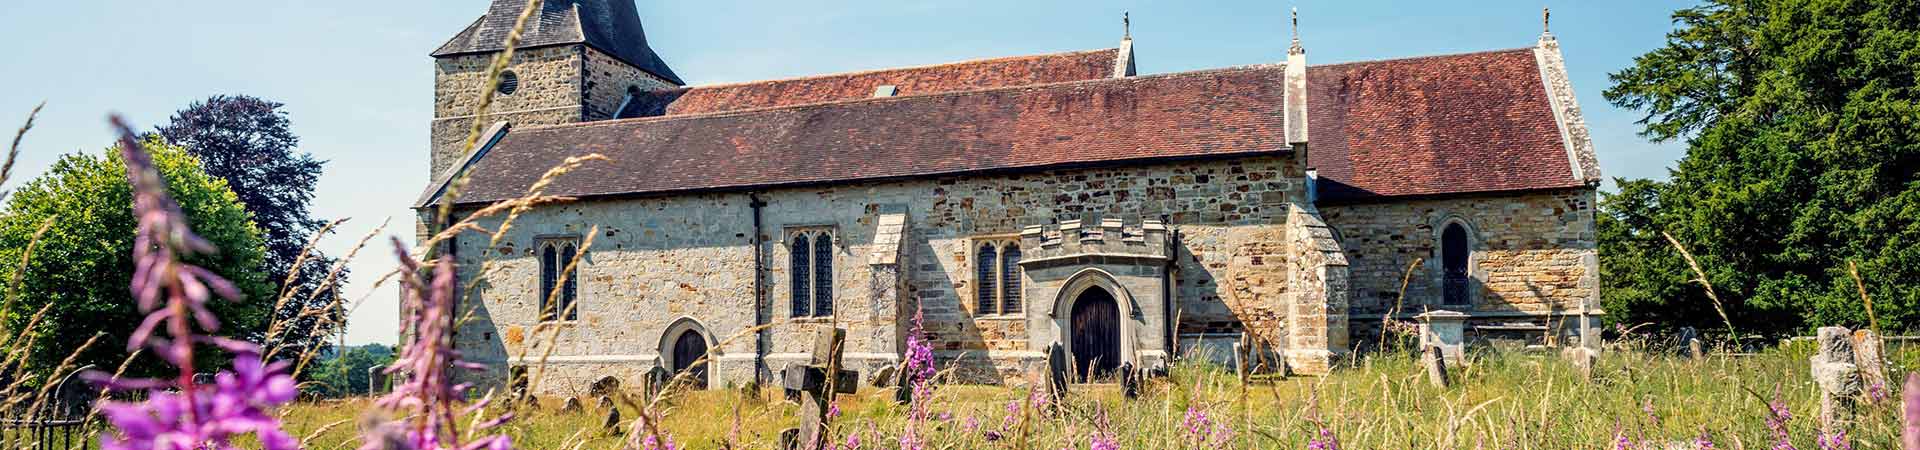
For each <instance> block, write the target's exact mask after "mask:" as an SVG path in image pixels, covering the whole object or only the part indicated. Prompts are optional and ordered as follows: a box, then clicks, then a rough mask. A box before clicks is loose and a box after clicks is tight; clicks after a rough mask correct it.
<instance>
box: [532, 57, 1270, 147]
mask: <svg viewBox="0 0 1920 450" xmlns="http://www.w3.org/2000/svg"><path fill="white" fill-rule="evenodd" d="M1285 66H1286V65H1285V64H1281V63H1270V64H1249V65H1243V66H1230V67H1218V68H1212V69H1202V70H1190V71H1186V72H1171V73H1160V74H1153V75H1138V76H1132V77H1126V78H1098V79H1092V80H1073V81H1057V82H1052V83H1038V84H1024V85H1019V86H999V87H987V88H979V89H968V90H960V91H944V92H933V93H926V94H916V95H901V96H894V97H863V98H853V99H845V100H834V101H828V102H819V103H801V104H794V105H780V106H769V107H763V108H748V109H735V110H727V111H714V112H707V113H698V114H680V115H665V116H649V117H631V118H625V119H608V120H596V121H592V122H575V123H562V124H551V125H530V126H527V127H526V128H523V129H522V130H523V131H547V130H557V129H582V128H592V127H596V126H612V125H628V124H636V123H651V122H669V121H674V120H692V119H710V118H719V117H733V116H738V115H746V114H758V113H766V112H773V111H784V110H803V109H809V108H826V107H833V106H843V105H848V104H856V103H885V102H893V101H915V100H924V99H929V98H943V97H956V96H961V95H971V94H979V93H983V92H992V91H1011V90H1020V89H1033V90H1038V89H1043V88H1058V87H1064V86H1067V85H1076V84H1089V85H1090V84H1099V83H1119V82H1139V81H1143V80H1156V79H1166V78H1179V77H1190V76H1199V75H1207V74H1215V73H1224V72H1235V71H1249V70H1262V69H1276V68H1281V67H1285Z"/></svg>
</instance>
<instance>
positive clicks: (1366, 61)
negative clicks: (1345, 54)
mask: <svg viewBox="0 0 1920 450" xmlns="http://www.w3.org/2000/svg"><path fill="white" fill-rule="evenodd" d="M1521 50H1527V51H1532V50H1533V47H1512V48H1502V49H1493V50H1478V51H1471V52H1456V53H1439V54H1432V55H1420V56H1406V57H1400V58H1380V59H1363V60H1359V61H1347V62H1338V63H1332V64H1308V65H1307V68H1309V69H1311V68H1315V67H1339V66H1351V65H1355V64H1374V63H1383V62H1395V61H1414V60H1421V59H1433V58H1451V57H1455V56H1470V55H1486V54H1493V53H1506V52H1517V51H1521Z"/></svg>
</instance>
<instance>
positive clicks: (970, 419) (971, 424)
mask: <svg viewBox="0 0 1920 450" xmlns="http://www.w3.org/2000/svg"><path fill="white" fill-rule="evenodd" d="M960 429H962V430H966V431H967V432H968V433H972V432H975V431H979V430H980V419H979V418H977V417H974V416H973V415H972V414H968V415H967V419H966V420H963V421H961V422H960Z"/></svg>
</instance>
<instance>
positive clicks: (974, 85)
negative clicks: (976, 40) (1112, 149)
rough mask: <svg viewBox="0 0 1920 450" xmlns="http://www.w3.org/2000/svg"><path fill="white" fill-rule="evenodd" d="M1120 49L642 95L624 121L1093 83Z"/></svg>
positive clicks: (1108, 68) (1103, 75)
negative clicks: (882, 91)
mask: <svg viewBox="0 0 1920 450" xmlns="http://www.w3.org/2000/svg"><path fill="white" fill-rule="evenodd" d="M1118 55H1119V49H1112V48H1110V49H1104V50H1089V51H1080V52H1068V53H1055V54H1047V55H1032V56H1017V57H1010V58H995V59H983V60H976V61H963V62H956V63H947V64H939V65H931V66H921V67H905V68H897V69H885V70H875V71H867V72H853V73H844V74H834V75H821V76H813V77H804V78H792V79H785V80H770V81H756V82H750V83H738V84H722V85H714V86H697V87H690V88H676V89H665V90H659V91H652V92H645V93H641V95H640V96H639V97H638V98H636V99H635V104H634V105H631V106H632V107H631V108H629V109H630V111H632V113H630V114H628V115H625V116H623V117H651V116H662V115H688V114H706V113H715V112H722V111H741V110H749V109H764V108H775V107H782V106H793V105H805V104H813V103H827V102H835V101H843V100H857V99H863V98H870V97H872V96H873V90H874V88H877V87H880V86H883V85H893V86H895V87H897V88H898V92H897V93H896V94H895V95H898V96H907V95H923V94H935V93H942V92H957V91H972V90H979V89H991V88H1002V87H1014V86H1030V85H1037V84H1049V83H1060V82H1067V81H1082V80H1096V79H1101V78H1107V77H1110V76H1112V75H1113V65H1114V60H1115V59H1117V58H1118Z"/></svg>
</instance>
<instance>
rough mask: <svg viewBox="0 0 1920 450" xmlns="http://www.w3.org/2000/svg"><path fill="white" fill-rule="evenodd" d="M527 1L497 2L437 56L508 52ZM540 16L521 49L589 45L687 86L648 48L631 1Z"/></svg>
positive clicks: (559, 3) (556, 4) (583, 3)
mask: <svg viewBox="0 0 1920 450" xmlns="http://www.w3.org/2000/svg"><path fill="white" fill-rule="evenodd" d="M527 1H528V0H493V5H492V6H491V7H488V8H487V14H486V15H483V16H480V18H479V19H475V20H474V21H473V24H472V25H468V26H467V28H466V29H465V30H461V31H460V34H456V35H454V36H453V39H449V40H447V42H446V43H445V44H441V45H440V48H439V49H438V50H434V51H433V56H435V57H441V56H452V55H463V54H469V53H485V52H494V51H499V50H501V49H504V48H505V47H504V46H502V44H505V43H506V40H507V34H508V33H511V32H513V23H514V22H515V21H517V20H518V19H519V18H520V11H521V10H523V9H526V6H527ZM536 14H537V16H535V17H533V18H530V19H528V21H527V29H526V30H523V31H522V32H521V36H520V48H532V47H544V46H549V45H565V44H587V45H589V46H592V47H593V48H596V49H600V51H603V52H607V54H609V55H613V57H615V58H619V59H620V60H621V61H625V62H626V63H627V64H632V65H633V66H634V67H638V68H640V70H645V71H647V73H651V74H654V75H658V76H659V77H660V78H664V79H666V80H667V81H671V82H674V83H675V84H686V82H684V81H680V76H679V75H675V74H674V73H673V69H672V68H669V67H667V63H666V61H662V60H661V59H660V55H659V54H656V53H654V52H653V48H652V47H649V46H647V33H646V31H645V30H644V29H642V28H641V26H640V13H639V12H637V11H635V10H634V8H633V1H632V0H547V1H544V2H541V4H540V11H539V12H538V13H536Z"/></svg>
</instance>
